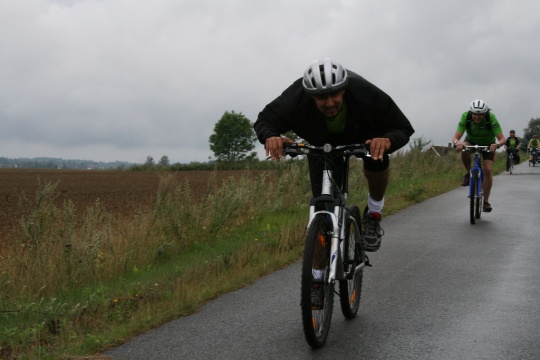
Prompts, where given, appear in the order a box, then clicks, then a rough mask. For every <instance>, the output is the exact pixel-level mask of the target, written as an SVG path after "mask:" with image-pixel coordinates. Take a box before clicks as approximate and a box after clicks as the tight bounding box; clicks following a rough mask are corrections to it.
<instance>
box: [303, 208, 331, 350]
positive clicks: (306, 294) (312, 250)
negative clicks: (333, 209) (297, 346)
mask: <svg viewBox="0 0 540 360" xmlns="http://www.w3.org/2000/svg"><path fill="white" fill-rule="evenodd" d="M331 229H332V222H331V221H330V220H329V217H328V216H327V215H325V214H318V215H315V218H314V219H313V221H312V222H311V224H310V226H309V228H308V234H307V238H306V245H305V249H304V259H303V263H302V286H301V300H300V306H301V308H302V324H303V326H304V335H305V337H306V340H307V342H308V344H309V345H310V346H311V347H313V348H319V347H321V346H323V345H324V342H325V341H326V337H327V336H328V332H329V330H330V323H331V320H332V308H333V305H334V284H333V283H332V284H329V283H328V275H329V267H330V246H331Z"/></svg>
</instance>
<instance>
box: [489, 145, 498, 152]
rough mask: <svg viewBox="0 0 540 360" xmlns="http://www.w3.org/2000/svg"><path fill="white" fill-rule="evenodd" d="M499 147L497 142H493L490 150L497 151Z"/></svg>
mask: <svg viewBox="0 0 540 360" xmlns="http://www.w3.org/2000/svg"><path fill="white" fill-rule="evenodd" d="M497 149H498V147H497V144H491V145H490V146H489V151H491V152H495V151H497Z"/></svg>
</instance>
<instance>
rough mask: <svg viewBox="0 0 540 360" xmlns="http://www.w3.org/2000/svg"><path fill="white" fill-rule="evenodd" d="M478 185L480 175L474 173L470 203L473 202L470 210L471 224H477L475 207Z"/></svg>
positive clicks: (472, 175)
mask: <svg viewBox="0 0 540 360" xmlns="http://www.w3.org/2000/svg"><path fill="white" fill-rule="evenodd" d="M477 184H478V173H477V172H473V173H472V174H471V182H470V191H469V193H470V201H471V208H470V217H471V224H474V223H475V222H476V220H475V205H476V192H477V189H476V186H477Z"/></svg>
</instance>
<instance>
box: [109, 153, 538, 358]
mask: <svg viewBox="0 0 540 360" xmlns="http://www.w3.org/2000/svg"><path fill="white" fill-rule="evenodd" d="M539 193H540V166H539V167H534V168H533V167H529V166H528V164H527V163H523V164H521V165H519V166H518V167H517V168H516V170H515V174H514V175H509V174H506V173H503V174H500V175H498V176H496V177H495V183H494V187H493V190H492V196H491V201H490V202H491V204H492V206H493V212H492V213H489V214H486V213H484V214H482V219H481V220H479V221H478V222H477V223H476V224H475V225H471V224H470V222H469V211H468V199H467V194H466V188H465V187H460V188H458V189H456V190H453V191H450V192H448V193H446V194H443V195H441V196H438V197H436V198H433V199H430V200H428V201H425V202H422V203H421V204H418V205H415V206H412V207H410V208H408V209H406V210H404V211H402V212H400V213H399V214H396V215H393V216H388V217H385V218H384V219H383V222H382V227H383V228H384V230H385V231H386V234H385V236H384V238H383V243H382V246H381V249H380V250H379V251H378V252H376V253H373V254H372V255H371V256H370V259H371V262H372V264H373V267H372V268H368V269H366V270H365V272H364V288H363V290H364V292H363V294H362V302H361V305H360V311H359V315H358V317H357V318H356V319H354V320H349V321H347V320H345V319H344V317H343V316H342V314H341V310H340V308H339V302H338V301H337V298H336V302H335V304H334V316H333V319H332V326H331V329H330V335H329V336H328V340H327V343H326V345H325V347H323V348H321V349H319V350H312V349H311V348H310V347H309V346H308V345H307V343H306V341H305V339H304V334H303V330H302V325H301V319H300V306H299V303H300V297H299V296H300V263H296V264H294V265H292V266H289V267H287V268H285V269H283V270H281V271H277V272H275V273H272V274H271V275H268V276H266V277H264V278H262V279H261V280H260V281H258V282H256V283H255V284H253V285H250V286H247V287H245V288H243V289H241V290H238V291H235V292H233V293H230V294H227V295H224V296H222V297H220V298H218V299H216V300H215V301H212V302H210V303H209V304H207V305H206V306H204V307H203V308H202V309H201V311H199V312H198V313H196V314H194V315H192V316H188V317H184V318H180V319H178V320H174V321H171V322H169V323H167V324H165V325H164V326H161V327H160V328H158V329H155V330H153V331H150V332H148V333H145V334H143V335H141V336H138V337H135V338H134V339H132V340H131V341H130V342H128V343H126V344H124V345H122V346H120V347H117V348H115V349H112V350H110V351H109V352H108V353H106V355H109V356H111V357H113V358H114V359H130V360H133V359H145V360H146V359H345V358H350V359H489V360H493V359H540V330H539V327H540V261H539V260H540V226H539V223H540V220H539V214H540V196H539Z"/></svg>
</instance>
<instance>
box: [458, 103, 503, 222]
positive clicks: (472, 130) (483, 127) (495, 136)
mask: <svg viewBox="0 0 540 360" xmlns="http://www.w3.org/2000/svg"><path fill="white" fill-rule="evenodd" d="M465 132H466V133H467V136H466V137H465V140H463V142H460V140H461V137H462V136H463V134H464V133H465ZM452 142H453V143H454V147H455V148H456V149H457V150H459V151H461V150H463V146H464V145H468V146H470V145H481V146H489V147H490V151H491V152H489V153H488V152H482V158H483V160H484V161H483V166H482V170H483V173H484V182H483V183H482V187H483V188H484V212H490V211H491V210H492V206H491V204H490V203H489V195H490V193H491V187H492V186H493V160H495V151H496V150H497V149H498V148H499V147H500V146H503V145H505V143H506V139H505V138H504V135H503V132H502V129H501V126H500V125H499V121H498V120H497V117H496V116H495V114H493V113H492V112H491V111H490V109H489V107H488V106H487V104H486V103H485V102H484V101H483V100H474V101H473V102H471V105H470V106H469V111H466V112H464V113H463V115H461V120H460V121H459V124H458V127H457V130H456V133H455V134H454V137H453V139H452ZM461 161H462V162H463V166H465V169H467V173H466V174H465V175H464V176H463V179H462V180H461V185H462V186H468V185H469V176H470V174H469V172H470V170H471V153H470V152H464V151H461Z"/></svg>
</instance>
